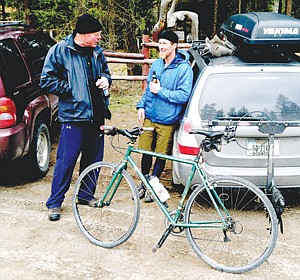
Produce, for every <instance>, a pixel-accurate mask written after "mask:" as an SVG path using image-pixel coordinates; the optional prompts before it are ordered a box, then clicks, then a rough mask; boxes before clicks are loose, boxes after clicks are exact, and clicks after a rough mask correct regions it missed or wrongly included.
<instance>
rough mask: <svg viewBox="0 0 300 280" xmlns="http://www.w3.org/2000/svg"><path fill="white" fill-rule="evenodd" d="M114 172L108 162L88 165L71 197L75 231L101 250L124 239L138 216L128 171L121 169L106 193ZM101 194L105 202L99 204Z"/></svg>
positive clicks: (132, 184)
mask: <svg viewBox="0 0 300 280" xmlns="http://www.w3.org/2000/svg"><path fill="white" fill-rule="evenodd" d="M115 171H116V165H115V164H114V163H110V162H97V163H94V164H92V165H90V166H88V167H87V168H86V169H85V170H84V171H83V172H82V173H81V174H80V176H79V178H78V180H77V182H76V185H75V190H74V195H73V212H74V215H75V220H76V222H77V225H78V227H79V229H80V230H81V232H82V233H83V235H84V236H85V237H86V238H87V239H88V240H89V241H90V242H92V243H93V244H95V245H97V246H101V247H105V248H113V247H115V246H118V245H120V244H122V243H124V242H125V241H126V240H128V239H129V237H130V236H131V235H132V234H133V232H134V230H135V229H136V227H137V224H138V220H139V216H140V200H139V198H138V193H137V188H136V186H135V183H134V182H133V180H132V178H131V176H130V175H129V174H128V172H126V171H125V170H122V172H121V173H120V174H119V176H118V177H117V179H116V180H115V182H114V186H113V187H112V188H111V189H110V191H108V186H109V184H110V182H111V181H112V177H113V175H114V174H115ZM116 182H118V184H117V185H116ZM104 194H105V195H106V199H105V200H103V202H104V203H102V205H100V203H99V202H101V201H102V199H103V195H104ZM111 196H112V199H110V197H111Z"/></svg>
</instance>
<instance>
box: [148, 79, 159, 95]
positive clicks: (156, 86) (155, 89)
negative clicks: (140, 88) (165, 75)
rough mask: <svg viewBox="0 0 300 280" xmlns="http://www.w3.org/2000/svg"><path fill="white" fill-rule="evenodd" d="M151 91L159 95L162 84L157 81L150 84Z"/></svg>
mask: <svg viewBox="0 0 300 280" xmlns="http://www.w3.org/2000/svg"><path fill="white" fill-rule="evenodd" d="M149 89H150V91H151V92H152V93H153V94H157V93H158V91H159V90H160V82H159V80H157V82H156V83H153V82H150V83H149Z"/></svg>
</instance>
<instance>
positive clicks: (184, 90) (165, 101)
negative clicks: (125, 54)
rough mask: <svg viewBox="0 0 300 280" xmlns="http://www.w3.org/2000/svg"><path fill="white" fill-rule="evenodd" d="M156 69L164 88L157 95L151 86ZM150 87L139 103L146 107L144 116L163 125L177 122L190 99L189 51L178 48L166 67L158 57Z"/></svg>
mask: <svg viewBox="0 0 300 280" xmlns="http://www.w3.org/2000/svg"><path fill="white" fill-rule="evenodd" d="M153 71H155V72H156V77H157V79H158V80H159V81H160V85H161V88H160V90H159V91H158V93H157V94H153V93H152V92H151V91H150V89H149V82H150V81H151V79H152V75H153ZM147 82H148V86H147V88H146V90H145V92H144V94H143V96H142V99H141V100H140V102H138V104H137V106H136V107H137V109H139V108H144V109H145V117H146V118H147V119H149V120H150V121H152V122H155V123H160V124H173V123H176V122H177V121H178V120H179V118H180V116H181V114H180V113H181V112H182V110H183V108H184V107H185V105H186V103H187V102H188V100H189V97H190V94H191V91H192V84H193V71H192V69H191V67H190V64H189V54H188V53H187V52H185V51H183V50H178V51H177V54H176V57H175V58H174V60H173V61H172V62H171V63H170V64H169V65H168V66H167V67H166V68H165V63H164V61H163V60H162V59H161V58H159V59H157V60H155V61H154V62H153V64H152V66H151V69H150V71H149V75H148V78H147Z"/></svg>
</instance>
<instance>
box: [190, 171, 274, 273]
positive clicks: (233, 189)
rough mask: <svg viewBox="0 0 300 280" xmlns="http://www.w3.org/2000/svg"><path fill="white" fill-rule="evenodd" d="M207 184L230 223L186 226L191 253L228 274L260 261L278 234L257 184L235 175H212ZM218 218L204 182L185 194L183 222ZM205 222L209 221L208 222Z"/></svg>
mask: <svg viewBox="0 0 300 280" xmlns="http://www.w3.org/2000/svg"><path fill="white" fill-rule="evenodd" d="M209 184H210V186H211V187H212V188H213V189H214V190H215V191H216V192H217V194H218V196H219V197H220V198H221V200H222V201H223V203H224V205H225V207H226V209H227V210H228V212H229V214H230V216H231V217H233V219H234V222H232V223H231V225H232V227H231V229H228V230H227V231H225V232H226V234H225V233H224V232H223V228H216V227H212V228H207V227H201V228H199V227H198V228H186V229H185V232H186V235H187V239H188V242H189V244H190V245H191V247H192V248H193V250H194V252H195V253H196V254H197V255H198V256H199V257H200V258H201V259H202V260H203V261H204V262H205V263H207V264H208V265H209V266H211V267H213V268H214V269H216V270H219V271H223V272H228V273H243V272H247V271H250V270H253V269H255V268H257V267H258V266H260V265H261V264H262V263H264V262H265V261H266V260H267V258H268V257H269V256H270V255H271V253H272V252H273V250H274V248H275V245H276V241H277V236H278V220H277V217H276V213H275V210H274V208H273V206H272V204H271V202H270V200H269V199H268V197H267V196H266V195H265V193H264V192H262V191H261V190H260V189H259V188H258V187H256V186H255V185H254V184H252V183H251V182H249V181H246V180H244V179H242V178H237V177H231V176H229V177H216V178H212V179H210V180H209ZM218 219H219V220H220V217H219V216H218V212H217V211H216V209H215V208H214V207H213V205H212V202H211V200H210V199H209V197H208V195H207V191H206V188H205V187H204V185H201V186H198V187H197V188H196V189H195V190H194V191H193V192H192V194H191V196H190V197H189V199H188V201H187V204H186V208H185V213H184V221H185V223H193V222H196V221H199V220H200V221H215V220H218ZM208 223H209V222H208Z"/></svg>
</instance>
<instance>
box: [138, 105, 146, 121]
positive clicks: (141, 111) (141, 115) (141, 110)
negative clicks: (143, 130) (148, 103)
mask: <svg viewBox="0 0 300 280" xmlns="http://www.w3.org/2000/svg"><path fill="white" fill-rule="evenodd" d="M138 120H139V122H140V123H141V124H144V120H145V109H144V108H139V109H138Z"/></svg>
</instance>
